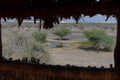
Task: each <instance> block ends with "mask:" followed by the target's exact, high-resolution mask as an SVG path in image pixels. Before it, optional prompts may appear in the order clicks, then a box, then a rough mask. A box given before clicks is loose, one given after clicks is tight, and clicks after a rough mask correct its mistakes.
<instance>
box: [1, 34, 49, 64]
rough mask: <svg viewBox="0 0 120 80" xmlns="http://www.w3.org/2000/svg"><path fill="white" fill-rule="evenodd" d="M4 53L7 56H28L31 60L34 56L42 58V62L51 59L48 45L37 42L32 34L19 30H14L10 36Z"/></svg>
mask: <svg viewBox="0 0 120 80" xmlns="http://www.w3.org/2000/svg"><path fill="white" fill-rule="evenodd" d="M3 54H4V56H5V57H6V58H10V57H13V58H14V59H18V58H20V59H22V58H23V57H27V58H28V59H29V60H30V59H31V58H32V57H34V58H36V59H40V62H48V61H49V60H50V56H49V54H48V52H47V50H46V46H44V45H43V44H42V43H40V42H36V41H35V40H34V39H33V38H32V36H30V35H25V34H24V33H17V32H14V33H13V34H11V36H10V37H9V38H8V43H7V45H6V46H4V47H3Z"/></svg>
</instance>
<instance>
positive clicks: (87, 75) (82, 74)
mask: <svg viewBox="0 0 120 80" xmlns="http://www.w3.org/2000/svg"><path fill="white" fill-rule="evenodd" d="M0 80H120V70H119V69H114V68H104V67H102V68H96V67H77V66H70V65H66V66H60V65H46V64H37V63H25V62H21V61H12V60H0Z"/></svg>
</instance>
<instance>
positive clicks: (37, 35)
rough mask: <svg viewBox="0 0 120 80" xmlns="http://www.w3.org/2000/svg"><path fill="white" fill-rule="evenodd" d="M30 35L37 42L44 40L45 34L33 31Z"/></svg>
mask: <svg viewBox="0 0 120 80" xmlns="http://www.w3.org/2000/svg"><path fill="white" fill-rule="evenodd" d="M32 36H33V37H34V38H35V40H36V41H39V42H43V43H44V42H46V38H47V34H46V33H44V32H33V33H32Z"/></svg>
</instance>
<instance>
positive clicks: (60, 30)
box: [52, 27, 71, 40]
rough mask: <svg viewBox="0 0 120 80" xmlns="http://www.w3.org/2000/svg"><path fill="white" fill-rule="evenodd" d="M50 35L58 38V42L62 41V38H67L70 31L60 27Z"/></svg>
mask: <svg viewBox="0 0 120 80" xmlns="http://www.w3.org/2000/svg"><path fill="white" fill-rule="evenodd" d="M52 33H53V34H55V35H57V36H59V37H60V40H62V39H63V37H64V36H67V35H68V34H70V33H71V30H70V29H68V28H63V27H62V28H57V29H55V30H54V31H53V32H52Z"/></svg>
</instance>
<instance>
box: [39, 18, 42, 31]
mask: <svg viewBox="0 0 120 80" xmlns="http://www.w3.org/2000/svg"><path fill="white" fill-rule="evenodd" d="M41 27H42V19H41V18H40V23H39V31H40V30H41Z"/></svg>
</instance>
